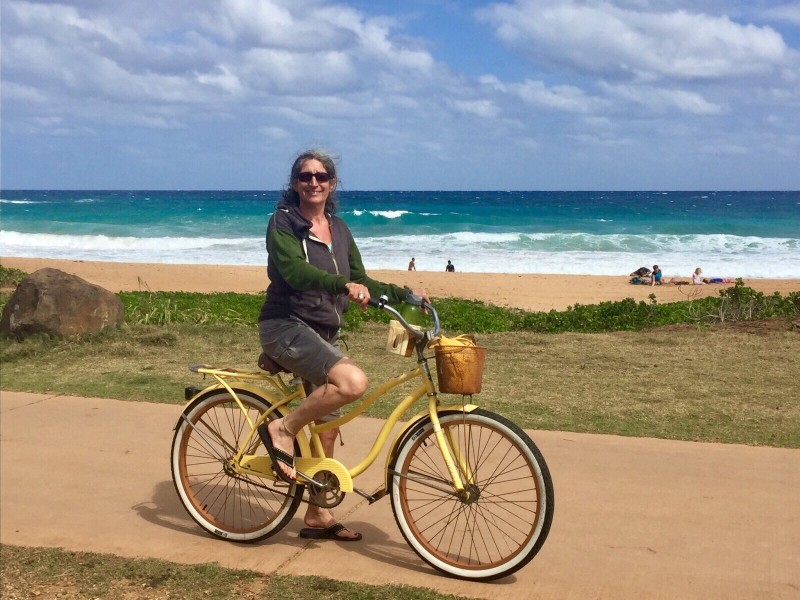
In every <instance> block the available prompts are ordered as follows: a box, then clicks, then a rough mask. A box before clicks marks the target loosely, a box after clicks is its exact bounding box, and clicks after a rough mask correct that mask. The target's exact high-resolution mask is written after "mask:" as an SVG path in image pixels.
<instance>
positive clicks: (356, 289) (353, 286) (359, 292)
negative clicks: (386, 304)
mask: <svg viewBox="0 0 800 600" xmlns="http://www.w3.org/2000/svg"><path fill="white" fill-rule="evenodd" d="M344 287H346V288H347V298H348V300H350V301H351V302H355V303H356V304H358V306H359V307H360V308H361V310H367V302H369V290H368V289H367V286H365V285H361V284H360V283H353V282H352V281H351V282H350V283H346V284H345V286H344Z"/></svg>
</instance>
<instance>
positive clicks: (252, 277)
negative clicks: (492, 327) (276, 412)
mask: <svg viewBox="0 0 800 600" xmlns="http://www.w3.org/2000/svg"><path fill="white" fill-rule="evenodd" d="M0 263H1V264H2V265H3V266H5V267H8V268H15V269H21V270H23V271H26V272H28V273H33V272H34V271H36V270H37V269H42V268H45V267H51V268H55V269H60V270H62V271H65V272H67V273H72V274H74V275H77V276H78V277H81V278H83V279H85V280H86V281H89V282H90V283H94V284H96V285H99V286H101V287H104V288H106V289H108V290H110V291H112V292H121V291H148V290H149V291H153V292H155V291H184V292H239V293H263V292H264V290H265V289H266V286H267V269H266V265H265V266H263V267H247V266H228V265H168V264H154V263H117V262H90V261H82V260H56V259H39V258H14V257H4V258H0ZM369 275H370V276H371V277H373V278H374V279H378V280H380V281H386V282H391V283H395V284H398V285H407V286H409V287H412V288H418V287H423V288H425V289H426V290H427V291H428V294H429V295H430V296H431V297H434V298H436V297H451V296H452V297H457V298H469V299H474V300H482V301H483V302H486V303H489V304H494V305H497V306H510V307H515V308H523V309H526V310H540V311H541V310H544V311H546V310H550V309H556V310H564V309H565V308H567V307H569V306H573V305H575V304H596V303H598V302H603V301H614V300H622V299H624V298H633V299H634V300H645V301H647V300H648V297H649V295H650V294H655V297H656V299H657V301H658V302H660V303H666V302H676V301H680V300H687V299H689V298H700V297H705V296H716V295H718V294H719V291H720V290H721V289H724V288H726V287H730V286H731V285H732V284H709V285H703V286H692V285H662V286H655V287H651V286H649V285H631V284H630V283H629V279H630V278H629V277H627V276H617V277H610V276H599V275H519V274H501V273H444V272H433V271H370V272H369ZM745 284H746V285H748V286H750V287H751V288H753V289H755V290H757V291H760V292H764V293H765V294H772V293H773V292H780V293H781V294H783V295H786V294H788V293H789V292H796V291H800V279H748V280H746V281H745Z"/></svg>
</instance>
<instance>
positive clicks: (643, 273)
mask: <svg viewBox="0 0 800 600" xmlns="http://www.w3.org/2000/svg"><path fill="white" fill-rule="evenodd" d="M651 272H652V271H650V269H648V268H647V267H639V268H638V269H636V270H635V271H634V272H633V273H631V274H630V275H628V277H649V276H650V273H651Z"/></svg>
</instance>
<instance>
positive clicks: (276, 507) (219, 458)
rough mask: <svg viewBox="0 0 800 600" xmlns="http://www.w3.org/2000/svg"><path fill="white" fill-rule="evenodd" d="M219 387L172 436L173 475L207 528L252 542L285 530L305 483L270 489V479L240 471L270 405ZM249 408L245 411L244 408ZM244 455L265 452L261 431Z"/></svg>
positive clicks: (186, 501) (193, 512)
mask: <svg viewBox="0 0 800 600" xmlns="http://www.w3.org/2000/svg"><path fill="white" fill-rule="evenodd" d="M239 399H240V400H241V401H242V405H241V406H240V405H239V403H237V402H236V401H235V400H234V399H233V398H232V397H231V396H230V394H229V393H228V392H223V391H220V392H219V393H217V394H216V395H212V396H210V397H208V398H206V399H204V400H202V401H200V402H199V403H198V404H197V406H196V408H195V409H194V410H191V409H190V410H189V411H187V413H186V416H185V417H184V418H183V420H182V422H181V423H179V427H178V429H177V430H176V434H175V440H174V441H173V479H174V481H175V487H176V489H177V490H178V493H179V496H180V497H181V500H182V501H183V503H184V506H185V507H186V508H187V510H188V511H189V514H190V515H191V516H192V518H194V519H195V521H197V522H198V523H199V524H200V525H201V526H203V527H204V528H205V529H206V530H208V531H210V532H211V533H213V534H215V535H220V536H222V537H227V538H233V539H239V540H242V541H253V540H256V539H261V538H263V537H266V536H269V535H272V534H273V533H275V532H276V531H278V530H280V528H281V527H283V525H285V524H286V523H287V522H288V521H289V519H291V517H292V516H293V515H294V512H295V511H296V510H297V507H298V505H299V504H300V502H301V500H302V488H300V487H299V486H294V487H290V488H289V490H288V491H287V492H285V493H284V492H277V491H271V490H270V489H269V488H268V487H267V485H265V483H268V482H269V481H270V480H263V482H262V481H261V480H258V479H257V478H255V477H253V476H250V475H245V474H241V473H238V472H237V471H236V469H235V468H234V464H233V459H234V456H236V455H237V454H238V453H239V452H240V450H242V449H241V448H240V445H241V444H242V443H243V442H244V441H245V440H246V439H247V437H248V436H249V435H251V428H250V423H252V422H255V421H256V420H258V418H259V417H260V416H261V414H263V413H264V412H265V411H266V410H268V408H269V405H268V404H266V403H264V402H262V401H261V400H257V399H254V398H251V397H243V396H240V398H239ZM242 407H244V409H245V410H242ZM242 452H243V454H251V455H256V454H257V453H258V452H261V453H264V452H265V451H264V449H263V446H262V445H261V443H260V439H259V438H258V437H257V436H253V439H252V440H251V442H250V443H249V444H248V447H247V448H246V449H245V450H242Z"/></svg>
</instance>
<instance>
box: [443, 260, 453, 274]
mask: <svg viewBox="0 0 800 600" xmlns="http://www.w3.org/2000/svg"><path fill="white" fill-rule="evenodd" d="M444 270H445V272H447V273H455V272H456V267H455V265H453V263H451V262H450V261H449V260H448V261H447V266H446V267H445V268H444Z"/></svg>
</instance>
